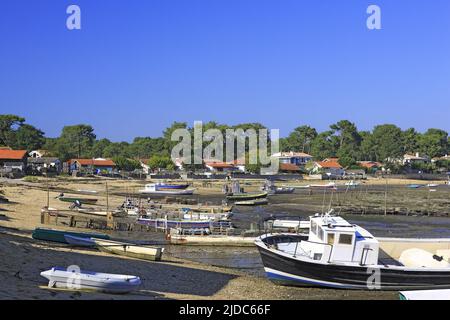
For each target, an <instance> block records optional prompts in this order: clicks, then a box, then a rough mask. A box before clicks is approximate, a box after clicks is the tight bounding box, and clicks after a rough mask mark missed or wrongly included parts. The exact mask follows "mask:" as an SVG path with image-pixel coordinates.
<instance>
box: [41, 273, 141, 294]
mask: <svg viewBox="0 0 450 320" xmlns="http://www.w3.org/2000/svg"><path fill="white" fill-rule="evenodd" d="M41 276H42V277H44V278H46V279H48V281H49V282H48V287H49V288H65V289H72V290H91V291H101V292H107V293H127V292H131V291H133V290H135V289H136V288H137V287H138V286H140V285H141V279H140V278H139V277H137V276H130V275H122V274H109V273H99V272H92V271H82V270H79V269H78V268H71V267H69V268H67V269H66V268H61V267H53V268H51V269H50V270H47V271H43V272H41Z"/></svg>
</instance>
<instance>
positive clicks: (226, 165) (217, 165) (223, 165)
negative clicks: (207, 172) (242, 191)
mask: <svg viewBox="0 0 450 320" xmlns="http://www.w3.org/2000/svg"><path fill="white" fill-rule="evenodd" d="M205 165H207V166H209V167H212V168H230V169H231V168H234V165H232V164H230V163H226V162H206V163H205Z"/></svg>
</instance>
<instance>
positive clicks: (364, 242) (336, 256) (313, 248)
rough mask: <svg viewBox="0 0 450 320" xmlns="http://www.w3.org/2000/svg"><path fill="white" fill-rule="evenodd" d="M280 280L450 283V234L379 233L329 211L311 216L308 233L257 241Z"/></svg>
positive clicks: (356, 284) (403, 286)
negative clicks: (386, 235) (446, 236)
mask: <svg viewBox="0 0 450 320" xmlns="http://www.w3.org/2000/svg"><path fill="white" fill-rule="evenodd" d="M255 243H256V245H257V247H258V250H259V252H260V254H261V258H262V261H263V264H264V269H265V271H266V275H267V277H268V278H269V279H270V280H272V281H274V282H277V283H281V284H287V285H297V286H319V287H328V288H341V289H360V290H370V289H379V290H424V289H450V262H449V260H448V256H449V255H450V254H449V255H446V254H448V253H449V252H450V239H400V238H376V237H374V236H373V235H372V234H371V233H370V232H369V231H367V230H365V229H363V228H362V227H360V226H358V225H354V224H350V223H348V222H347V221H346V220H344V219H343V218H342V217H339V216H332V215H329V214H325V215H319V214H318V215H316V216H312V217H310V228H309V233H308V235H306V236H303V235H297V234H265V235H262V236H260V237H258V238H257V240H256V241H255Z"/></svg>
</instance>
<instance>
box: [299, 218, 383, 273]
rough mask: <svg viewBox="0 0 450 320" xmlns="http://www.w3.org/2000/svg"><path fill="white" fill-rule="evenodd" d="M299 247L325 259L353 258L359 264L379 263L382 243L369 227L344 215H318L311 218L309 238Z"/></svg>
mask: <svg viewBox="0 0 450 320" xmlns="http://www.w3.org/2000/svg"><path fill="white" fill-rule="evenodd" d="M297 250H300V251H302V252H303V253H308V256H309V257H310V258H311V259H313V260H321V261H323V262H327V263H329V262H354V263H358V264H360V265H372V264H377V263H378V252H379V243H378V240H377V239H375V237H374V236H372V234H370V233H369V232H368V231H367V230H365V229H363V228H361V227H359V226H355V225H352V224H350V223H348V222H347V221H346V220H344V219H343V218H341V217H335V216H325V217H322V216H317V217H312V218H311V220H310V229H309V235H308V240H307V241H302V242H301V243H300V244H299V246H298V247H297Z"/></svg>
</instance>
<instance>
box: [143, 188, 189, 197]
mask: <svg viewBox="0 0 450 320" xmlns="http://www.w3.org/2000/svg"><path fill="white" fill-rule="evenodd" d="M139 193H142V194H152V195H158V194H159V195H164V196H167V195H172V196H189V195H193V194H194V189H184V190H177V189H173V190H165V189H164V190H163V189H158V190H146V189H142V190H139Z"/></svg>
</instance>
